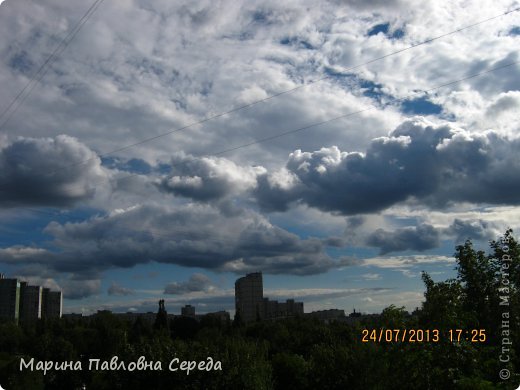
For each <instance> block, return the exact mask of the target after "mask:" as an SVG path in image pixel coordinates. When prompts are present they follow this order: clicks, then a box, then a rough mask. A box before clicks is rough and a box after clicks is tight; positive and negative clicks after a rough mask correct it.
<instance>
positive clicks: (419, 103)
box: [401, 97, 442, 115]
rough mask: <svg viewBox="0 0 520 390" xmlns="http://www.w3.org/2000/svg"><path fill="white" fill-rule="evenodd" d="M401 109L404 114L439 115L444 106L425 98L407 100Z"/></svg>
mask: <svg viewBox="0 0 520 390" xmlns="http://www.w3.org/2000/svg"><path fill="white" fill-rule="evenodd" d="M401 109H402V111H403V113H405V114H411V115H437V114H440V113H441V112H442V106H440V105H438V104H435V103H432V102H430V101H429V100H428V99H427V98H425V97H421V98H417V99H409V100H405V101H404V102H403V103H402V104H401Z"/></svg>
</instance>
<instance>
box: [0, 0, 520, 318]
mask: <svg viewBox="0 0 520 390" xmlns="http://www.w3.org/2000/svg"><path fill="white" fill-rule="evenodd" d="M90 5H91V4H90V3H89V4H85V3H81V2H76V1H73V2H62V1H55V0H51V1H48V2H46V3H45V4H42V3H41V2H36V1H31V0H27V1H16V2H15V1H6V2H4V3H3V4H2V6H1V7H0V34H1V36H2V38H1V39H0V52H1V53H2V60H1V61H0V82H1V83H2V85H3V88H2V89H1V90H0V222H1V224H0V225H1V228H0V271H1V272H3V273H5V274H7V275H9V276H10V277H12V278H17V279H20V280H26V281H27V282H28V283H29V284H30V285H38V286H42V287H45V288H51V289H53V290H61V291H63V296H64V306H63V310H64V312H65V313H71V312H76V313H85V314H89V313H95V312H96V311H97V310H100V309H106V310H111V311H114V312H128V311H133V312H148V311H155V309H156V301H157V299H158V298H161V299H164V300H165V304H166V306H168V307H170V308H171V309H172V310H174V311H175V312H180V310H181V307H182V306H184V305H186V304H190V305H192V306H195V307H197V310H198V311H199V310H200V312H215V311H220V310H227V311H229V312H230V313H231V314H234V307H235V300H234V283H235V280H236V279H237V278H238V277H239V276H241V275H246V274H249V273H253V272H262V274H263V275H264V278H265V280H264V284H263V292H264V295H265V296H268V297H269V298H270V299H272V300H277V301H284V302H285V301H286V300H287V299H295V300H298V301H303V302H304V303H305V310H306V311H308V312H310V311H316V310H325V309H332V308H340V309H345V310H346V311H350V310H351V309H352V308H353V307H355V308H357V309H358V310H361V311H363V312H366V313H378V312H381V310H382V309H384V308H385V307H387V306H389V305H391V304H395V305H396V306H398V307H400V306H404V307H405V308H406V309H407V310H408V311H412V310H413V309H414V308H415V307H417V306H420V305H421V301H422V300H423V299H424V296H423V294H424V284H423V283H422V281H421V278H420V275H421V271H426V272H428V273H429V274H430V275H431V276H432V278H433V279H434V280H446V279H448V278H450V277H454V276H455V274H456V273H455V270H454V267H455V260H454V257H453V253H454V249H455V247H456V245H458V244H463V243H464V241H465V240H466V239H471V240H472V241H473V243H474V244H475V246H476V248H478V249H484V248H487V246H488V241H489V240H491V239H496V238H498V237H499V236H500V235H501V234H503V233H504V232H505V231H506V229H507V228H508V227H511V228H513V230H514V234H518V232H520V222H519V221H520V207H519V205H520V198H519V195H518V194H520V191H519V189H520V163H519V162H518V150H519V149H520V138H519V118H518V115H517V112H518V109H519V107H520V66H519V63H518V61H520V58H519V55H518V50H517V47H518V46H519V44H520V22H519V15H520V11H519V10H518V4H517V3H516V2H514V1H509V0H501V1H491V0H486V1H482V2H463V1H447V0H445V1H433V0H432V1H426V2H424V3H423V4H421V6H420V7H419V6H417V5H416V4H414V3H413V2H411V1H408V0H395V1H388V2H382V1H367V2H361V1H358V0H345V1H340V0H330V1H320V2H316V1H309V2H306V3H305V4H304V5H302V3H301V2H293V1H288V2H283V3H281V2H274V1H238V2H229V3H225V2H224V3H214V2H209V3H204V2H174V3H168V2H164V1H161V0H150V1H148V0H147V1H144V0H128V1H124V2H122V3H119V2H115V3H110V2H97V1H96V2H95V3H93V4H92V7H91V8H89V6H90ZM135 26H139V28H135Z"/></svg>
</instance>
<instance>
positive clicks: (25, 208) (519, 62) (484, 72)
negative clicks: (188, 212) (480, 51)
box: [0, 61, 520, 214]
mask: <svg viewBox="0 0 520 390" xmlns="http://www.w3.org/2000/svg"><path fill="white" fill-rule="evenodd" d="M517 64H520V61H514V62H511V63H507V64H503V65H500V66H497V67H494V68H491V69H487V70H485V71H482V72H479V73H474V74H471V75H468V76H464V77H462V78H459V79H457V80H453V81H450V82H447V83H443V84H440V85H437V86H435V87H433V88H429V89H427V90H423V91H420V92H414V93H412V94H409V95H407V96H405V97H403V98H400V99H395V100H394V101H393V102H392V103H391V105H395V104H396V103H399V102H404V101H407V100H409V99H410V98H412V97H417V95H418V94H419V93H422V94H429V93H431V92H433V91H436V90H438V89H441V88H444V87H447V86H451V85H454V84H457V83H460V82H462V81H466V80H470V79H473V78H476V77H480V76H483V75H485V74H489V73H492V72H496V71H498V70H502V69H505V68H508V67H511V66H513V65H517ZM388 105H390V104H388ZM377 107H378V105H376V104H373V105H370V106H367V107H365V108H362V109H359V110H356V111H352V112H349V113H346V114H342V115H339V116H335V117H333V118H329V119H326V120H323V121H320V122H315V123H311V124H309V125H306V126H302V127H298V128H296V129H292V130H288V131H285V132H282V133H278V134H275V135H272V136H269V137H265V138H261V139H257V140H254V141H251V142H248V143H243V144H240V145H237V146H233V147H230V148H226V149H222V150H220V151H217V152H213V153H211V154H207V155H204V156H193V158H194V159H196V160H201V159H203V158H209V157H214V156H220V155H223V154H225V153H229V152H232V151H235V150H238V149H242V148H247V147H250V146H252V145H256V144H260V143H263V142H267V141H271V140H273V139H277V138H281V137H284V136H286V135H289V134H294V133H298V132H301V131H304V130H308V129H310V128H313V127H318V126H322V125H324V124H327V123H331V122H334V121H337V120H339V119H344V118H348V117H352V116H355V115H359V114H361V113H363V112H366V111H369V110H373V109H374V108H377ZM184 163H185V162H184V161H181V162H178V163H173V164H170V165H169V167H170V168H173V167H175V166H180V165H182V164H184ZM137 176H142V173H131V174H128V175H127V176H124V177H121V178H116V179H115V180H113V181H112V183H114V182H121V181H123V180H128V179H131V178H133V177H137ZM158 178H160V177H158ZM106 180H107V179H106V178H104V179H102V180H96V181H92V182H90V184H94V183H97V182H102V181H106ZM108 180H109V179H108ZM0 190H1V187H0ZM21 209H23V210H29V211H34V212H39V213H41V214H46V212H43V211H41V210H40V211H36V210H38V209H31V208H27V207H20V208H18V210H21ZM47 214H48V213H47Z"/></svg>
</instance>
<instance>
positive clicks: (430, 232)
mask: <svg viewBox="0 0 520 390" xmlns="http://www.w3.org/2000/svg"><path fill="white" fill-rule="evenodd" d="M439 238H440V232H439V231H438V230H437V229H435V228H434V227H433V226H431V225H428V224H422V225H419V226H414V227H406V228H401V229H397V230H395V231H393V232H389V231H386V230H383V229H378V230H376V231H375V232H373V233H372V234H371V235H370V236H368V238H367V241H366V242H367V244H368V245H369V246H373V247H377V248H379V249H380V254H381V255H384V254H387V253H390V252H399V251H405V250H416V251H419V252H422V251H425V250H428V249H432V248H436V247H438V246H439V245H440V239H439Z"/></svg>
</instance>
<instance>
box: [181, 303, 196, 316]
mask: <svg viewBox="0 0 520 390" xmlns="http://www.w3.org/2000/svg"><path fill="white" fill-rule="evenodd" d="M181 315H183V316H186V317H195V307H194V306H191V305H185V306H183V307H182V308H181Z"/></svg>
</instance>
